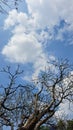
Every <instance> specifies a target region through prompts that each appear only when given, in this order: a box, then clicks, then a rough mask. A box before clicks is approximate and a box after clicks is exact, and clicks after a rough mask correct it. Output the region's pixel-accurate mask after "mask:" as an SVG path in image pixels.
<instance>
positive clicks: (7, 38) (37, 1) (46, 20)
mask: <svg viewBox="0 0 73 130" xmlns="http://www.w3.org/2000/svg"><path fill="white" fill-rule="evenodd" d="M12 4H13V3H11V2H9V5H10V7H11V8H8V7H7V8H6V7H5V6H4V5H3V6H4V8H6V9H7V13H6V14H0V68H2V67H3V66H6V65H10V66H12V67H13V68H15V67H16V66H17V65H18V64H20V66H21V67H22V68H24V72H25V74H24V76H23V77H22V80H27V81H29V80H32V79H33V78H35V77H37V76H38V74H39V73H40V71H42V70H45V66H47V65H48V64H47V61H51V60H56V59H66V58H67V59H68V60H69V62H70V63H71V64H72V63H73V0H51V1H50V0H23V1H22V2H21V3H18V4H19V5H18V7H19V8H18V10H15V8H14V6H13V5H12ZM52 69H53V67H52ZM64 108H65V112H67V113H69V114H70V116H71V115H72V113H70V111H69V110H68V105H67V104H66V105H64Z"/></svg>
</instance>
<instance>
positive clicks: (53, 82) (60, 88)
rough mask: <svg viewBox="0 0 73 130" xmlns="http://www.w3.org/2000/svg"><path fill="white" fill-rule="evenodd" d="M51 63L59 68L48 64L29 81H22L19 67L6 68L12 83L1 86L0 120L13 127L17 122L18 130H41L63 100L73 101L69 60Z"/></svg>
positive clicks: (72, 79) (72, 80)
mask: <svg viewBox="0 0 73 130" xmlns="http://www.w3.org/2000/svg"><path fill="white" fill-rule="evenodd" d="M50 65H51V66H52V67H54V69H53V70H55V71H52V69H51V67H48V69H46V70H45V72H42V73H41V74H40V75H39V77H38V78H37V79H35V80H34V81H33V82H32V83H29V84H25V83H24V84H20V83H19V80H18V79H17V78H18V75H20V74H21V73H22V71H20V69H19V67H18V68H17V69H16V71H15V73H13V72H11V69H10V67H7V69H3V70H2V72H5V73H6V74H8V75H9V83H8V84H7V86H2V85H1V87H0V88H1V89H3V91H1V93H0V123H3V125H8V126H11V129H12V130H13V129H14V126H16V125H17V127H18V130H39V128H40V126H41V125H43V124H45V123H46V122H50V121H51V119H52V118H53V116H54V114H55V112H56V111H57V110H58V108H59V106H60V104H61V103H62V102H63V101H65V100H68V101H69V102H71V101H73V75H72V68H71V66H70V65H69V63H68V61H67V60H64V61H61V62H56V61H55V62H52V63H50ZM17 81H18V82H17Z"/></svg>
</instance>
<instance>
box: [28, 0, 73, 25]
mask: <svg viewBox="0 0 73 130" xmlns="http://www.w3.org/2000/svg"><path fill="white" fill-rule="evenodd" d="M26 2H27V5H28V10H29V13H30V14H32V17H33V18H34V21H35V22H36V23H37V24H39V26H40V27H44V26H49V27H53V26H54V25H58V24H59V21H60V20H61V19H64V20H65V21H66V22H67V23H70V24H73V13H72V12H73V0H70V1H69V0H51V1H50V0H37V1H36V0H30V1H29V0H26Z"/></svg>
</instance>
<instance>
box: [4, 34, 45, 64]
mask: <svg viewBox="0 0 73 130" xmlns="http://www.w3.org/2000/svg"><path fill="white" fill-rule="evenodd" d="M2 54H3V55H6V57H7V59H8V60H10V61H13V62H20V63H29V62H32V63H34V62H35V61H36V60H37V59H38V57H39V56H40V55H42V54H43V52H42V46H41V44H39V43H38V41H37V39H36V38H35V37H34V36H33V35H32V34H28V35H26V34H24V33H21V34H15V35H13V36H12V38H11V39H10V41H9V43H8V44H7V45H5V47H4V48H3V50H2Z"/></svg>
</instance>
